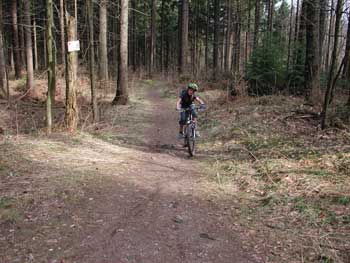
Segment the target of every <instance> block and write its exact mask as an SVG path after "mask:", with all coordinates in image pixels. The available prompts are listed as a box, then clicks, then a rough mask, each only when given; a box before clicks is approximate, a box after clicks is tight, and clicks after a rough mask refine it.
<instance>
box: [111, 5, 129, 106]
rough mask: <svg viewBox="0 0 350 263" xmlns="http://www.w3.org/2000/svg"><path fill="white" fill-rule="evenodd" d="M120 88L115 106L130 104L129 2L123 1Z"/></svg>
mask: <svg viewBox="0 0 350 263" xmlns="http://www.w3.org/2000/svg"><path fill="white" fill-rule="evenodd" d="M120 2H121V13H120V49H119V52H120V55H119V71H118V86H117V92H116V96H115V98H114V100H113V104H116V103H118V104H122V105H125V104H126V103H127V102H128V0H121V1H120Z"/></svg>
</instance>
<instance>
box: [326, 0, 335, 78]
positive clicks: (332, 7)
mask: <svg viewBox="0 0 350 263" xmlns="http://www.w3.org/2000/svg"><path fill="white" fill-rule="evenodd" d="M333 1H334V0H331V8H330V10H331V11H330V16H331V17H330V19H329V25H328V26H329V27H328V40H327V52H326V60H325V70H326V72H327V73H328V72H329V54H330V47H331V39H332V28H333V20H334V15H333V9H334V2H333Z"/></svg>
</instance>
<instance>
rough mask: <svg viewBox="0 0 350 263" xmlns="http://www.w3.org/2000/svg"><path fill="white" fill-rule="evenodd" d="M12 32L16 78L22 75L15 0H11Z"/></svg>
mask: <svg viewBox="0 0 350 263" xmlns="http://www.w3.org/2000/svg"><path fill="white" fill-rule="evenodd" d="M11 13H12V33H13V37H12V39H13V53H14V62H15V76H16V79H19V78H21V75H22V60H21V52H20V47H19V35H18V18H17V0H13V1H12V8H11Z"/></svg>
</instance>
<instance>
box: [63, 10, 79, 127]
mask: <svg viewBox="0 0 350 263" xmlns="http://www.w3.org/2000/svg"><path fill="white" fill-rule="evenodd" d="M67 20H68V21H67V31H68V32H67V37H68V41H75V40H77V30H76V29H77V25H76V18H74V17H72V16H69V15H68V17H67ZM66 63H67V64H68V65H67V72H66V78H67V88H66V93H67V94H66V114H65V123H66V127H67V128H68V130H69V131H70V132H74V131H75V130H76V129H77V126H78V121H79V110H78V105H77V74H78V54H77V52H76V51H74V52H69V53H68V57H67V62H66Z"/></svg>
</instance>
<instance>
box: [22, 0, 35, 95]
mask: <svg viewBox="0 0 350 263" xmlns="http://www.w3.org/2000/svg"><path fill="white" fill-rule="evenodd" d="M23 4H24V23H25V26H24V30H25V40H26V45H25V46H26V59H27V89H32V88H34V67H33V42H32V30H31V25H32V23H31V19H30V1H29V0H24V2H23ZM31 93H32V94H35V92H33V91H32V92H31ZM35 95H36V94H35Z"/></svg>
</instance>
